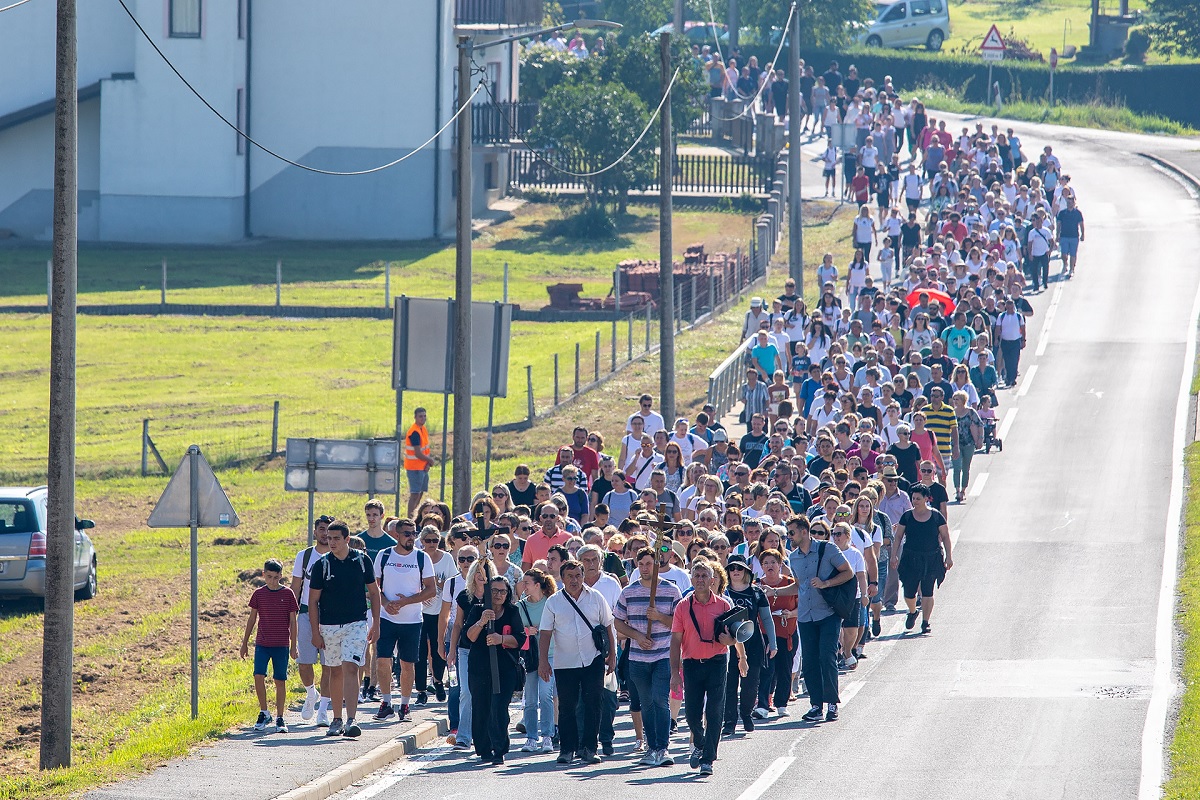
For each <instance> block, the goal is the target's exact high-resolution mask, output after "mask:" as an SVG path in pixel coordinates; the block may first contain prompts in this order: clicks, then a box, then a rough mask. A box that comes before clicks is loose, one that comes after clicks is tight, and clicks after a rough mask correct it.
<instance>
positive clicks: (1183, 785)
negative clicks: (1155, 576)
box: [1163, 444, 1200, 800]
mask: <svg viewBox="0 0 1200 800" xmlns="http://www.w3.org/2000/svg"><path fill="white" fill-rule="evenodd" d="M1186 480H1187V484H1186V488H1187V495H1186V501H1185V503H1186V505H1185V506H1184V534H1183V553H1182V556H1181V561H1182V564H1181V566H1180V573H1179V589H1178V592H1179V611H1178V616H1177V618H1176V619H1177V621H1178V624H1179V627H1180V629H1181V630H1182V632H1183V670H1182V672H1183V677H1182V681H1183V697H1182V699H1181V700H1180V703H1179V716H1178V719H1177V720H1176V722H1175V731H1174V737H1173V738H1172V740H1171V755H1170V758H1171V764H1170V771H1169V774H1170V776H1171V778H1170V780H1169V781H1167V783H1166V785H1165V787H1164V788H1165V792H1164V795H1163V796H1164V797H1165V798H1168V800H1191V798H1195V797H1200V444H1191V445H1189V446H1188V449H1187V479H1186Z"/></svg>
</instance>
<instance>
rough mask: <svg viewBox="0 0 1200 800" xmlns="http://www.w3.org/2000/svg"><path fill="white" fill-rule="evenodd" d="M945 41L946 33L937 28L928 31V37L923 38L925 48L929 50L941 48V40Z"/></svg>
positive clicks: (934, 50)
mask: <svg viewBox="0 0 1200 800" xmlns="http://www.w3.org/2000/svg"><path fill="white" fill-rule="evenodd" d="M944 41H946V34H944V33H942V32H941V31H939V30H932V31H930V32H929V38H928V39H926V40H925V49H926V50H929V51H931V52H937V51H938V50H941V49H942V42H944Z"/></svg>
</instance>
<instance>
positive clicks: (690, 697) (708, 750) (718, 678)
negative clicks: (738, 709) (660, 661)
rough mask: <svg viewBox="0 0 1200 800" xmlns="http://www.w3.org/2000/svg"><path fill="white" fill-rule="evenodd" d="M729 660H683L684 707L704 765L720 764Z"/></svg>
mask: <svg viewBox="0 0 1200 800" xmlns="http://www.w3.org/2000/svg"><path fill="white" fill-rule="evenodd" d="M728 670H729V656H728V655H723V656H716V657H714V658H706V659H703V660H700V659H695V658H685V659H684V660H683V706H684V708H685V709H686V710H687V723H688V729H689V730H691V732H692V746H693V747H699V748H700V750H701V751H702V753H701V756H700V762H701V763H703V764H711V763H713V762H714V761H716V760H717V745H718V744H720V742H721V725H722V723H723V722H724V715H725V680H726V674H727V672H728Z"/></svg>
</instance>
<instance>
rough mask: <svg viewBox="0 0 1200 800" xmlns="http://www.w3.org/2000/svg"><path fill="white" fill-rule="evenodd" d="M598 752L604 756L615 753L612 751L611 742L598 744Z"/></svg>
mask: <svg viewBox="0 0 1200 800" xmlns="http://www.w3.org/2000/svg"><path fill="white" fill-rule="evenodd" d="M600 752H601V753H604V755H606V756H611V755H612V754H613V753H614V752H615V751H614V750H613V743H612V742H601V743H600Z"/></svg>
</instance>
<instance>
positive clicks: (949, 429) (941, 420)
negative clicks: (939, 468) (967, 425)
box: [921, 403, 958, 456]
mask: <svg viewBox="0 0 1200 800" xmlns="http://www.w3.org/2000/svg"><path fill="white" fill-rule="evenodd" d="M921 410H922V411H924V412H925V427H926V428H928V429H929V430H931V431H933V434H934V436H936V437H937V446H938V450H939V451H940V452H941V454H942V456H949V455H950V454H951V449H952V448H953V443H954V440H953V439H952V438H951V436H952V435H953V436H957V435H958V430H957V428H958V421H957V419H956V418H955V416H954V409H953V408H951V407H950V406H948V405H946V404H945V403H943V404H942V407H941V409H940V410H938V411H934V410H933V406H932V405H929V406H925V408H923V409H921Z"/></svg>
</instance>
